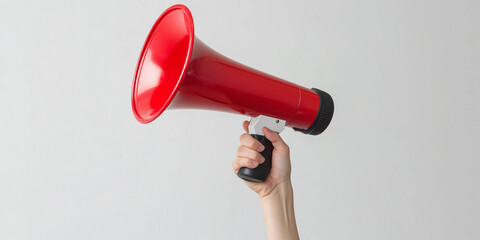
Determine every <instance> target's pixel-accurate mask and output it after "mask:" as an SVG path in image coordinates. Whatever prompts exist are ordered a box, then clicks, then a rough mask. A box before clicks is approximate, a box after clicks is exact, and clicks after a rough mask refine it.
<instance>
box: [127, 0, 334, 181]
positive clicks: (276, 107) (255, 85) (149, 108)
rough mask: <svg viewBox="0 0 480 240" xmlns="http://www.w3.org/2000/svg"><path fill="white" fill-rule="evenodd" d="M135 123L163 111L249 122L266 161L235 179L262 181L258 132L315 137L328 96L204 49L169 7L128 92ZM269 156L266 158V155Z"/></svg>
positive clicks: (182, 12)
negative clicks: (202, 112) (289, 131)
mask: <svg viewBox="0 0 480 240" xmlns="http://www.w3.org/2000/svg"><path fill="white" fill-rule="evenodd" d="M132 89H133V90H132V109H133V113H134V115H135V117H136V119H137V120H138V121H139V122H141V123H149V122H151V121H153V120H154V119H155V118H157V117H158V116H159V115H160V114H161V113H162V112H163V111H164V110H166V109H178V108H189V109H192V108H194V109H208V110H216V111H223V112H231V113H237V114H242V115H247V116H250V117H252V120H251V123H250V127H249V129H250V134H252V136H254V137H255V138H257V139H258V140H259V141H260V142H262V143H263V144H264V145H265V147H266V148H265V150H264V151H263V152H262V155H264V157H265V159H266V161H265V163H263V164H261V165H260V166H259V167H257V168H255V169H248V168H242V169H241V170H240V171H239V172H238V175H239V176H240V177H241V178H243V179H245V180H249V181H264V180H265V179H266V177H267V176H268V173H269V171H270V166H271V151H272V150H273V147H272V146H270V147H268V146H267V145H269V144H270V145H271V143H269V141H268V139H266V138H265V137H264V136H263V133H262V131H261V127H263V126H267V127H269V128H270V129H272V130H274V131H277V132H280V131H282V130H283V127H284V126H287V127H292V128H294V129H295V130H296V131H300V132H302V133H305V134H311V135H318V134H320V133H321V132H323V131H324V130H325V129H326V128H327V126H328V125H329V123H330V121H331V119H332V116H333V109H334V105H333V99H332V97H331V96H330V95H329V94H328V93H326V92H324V91H321V90H319V89H315V88H313V89H307V88H305V87H302V86H299V85H296V84H294V83H291V82H288V81H285V80H283V79H280V78H278V77H275V76H272V75H269V74H266V73H264V72H261V71H258V70H255V69H253V68H251V67H248V66H245V65H243V64H240V63H237V62H235V61H233V60H231V59H229V58H227V57H225V56H223V55H221V54H219V53H217V52H216V51H214V50H213V49H211V48H209V47H208V46H207V45H206V44H204V43H203V42H202V41H200V39H198V38H197V37H195V35H194V26H193V18H192V15H191V13H190V11H189V10H188V8H187V7H185V6H183V5H174V6H172V7H170V8H168V9H167V10H166V11H165V12H163V13H162V15H160V17H159V18H158V19H157V21H156V22H155V24H154V25H153V27H152V29H151V31H150V33H149V34H148V37H147V39H146V41H145V44H144V46H143V49H142V51H141V54H140V58H139V61H138V64H137V68H136V73H135V77H134V81H133V88H132ZM269 154H270V155H269Z"/></svg>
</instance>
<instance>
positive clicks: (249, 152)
mask: <svg viewBox="0 0 480 240" xmlns="http://www.w3.org/2000/svg"><path fill="white" fill-rule="evenodd" d="M237 157H243V158H248V159H251V160H254V161H257V162H260V161H262V162H263V160H264V159H263V157H262V155H261V154H260V153H259V152H257V151H255V150H253V149H251V148H248V147H245V146H243V145H242V146H240V147H238V149H237Z"/></svg>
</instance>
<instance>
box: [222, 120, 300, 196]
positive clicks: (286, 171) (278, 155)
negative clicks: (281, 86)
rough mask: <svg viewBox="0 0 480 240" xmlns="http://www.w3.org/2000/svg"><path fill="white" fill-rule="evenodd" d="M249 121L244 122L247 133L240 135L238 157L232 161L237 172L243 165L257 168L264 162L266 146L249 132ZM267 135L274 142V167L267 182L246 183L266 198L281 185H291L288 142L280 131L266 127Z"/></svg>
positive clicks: (265, 133)
mask: <svg viewBox="0 0 480 240" xmlns="http://www.w3.org/2000/svg"><path fill="white" fill-rule="evenodd" d="M249 124H250V123H249V122H248V121H245V122H243V129H244V130H245V132H246V133H244V134H242V135H241V136H240V144H241V146H240V147H238V150H237V157H236V159H235V160H234V161H233V163H232V168H233V171H234V172H235V174H237V172H238V170H239V169H240V168H242V167H248V168H256V167H257V166H258V165H259V164H261V163H263V162H264V161H265V159H263V157H262V155H261V154H260V152H262V151H263V150H264V149H265V148H264V147H263V145H262V144H261V143H260V142H259V141H257V140H256V139H254V138H253V137H252V136H250V134H248V125H249ZM262 132H263V134H264V135H265V137H266V138H267V139H268V140H270V142H272V145H273V153H272V169H271V171H270V174H269V176H268V177H267V179H266V180H265V182H260V183H257V182H249V181H245V183H246V184H247V185H248V187H250V188H251V189H252V190H253V191H255V192H256V193H257V194H258V195H259V196H260V198H265V197H267V196H269V195H270V194H272V193H274V192H276V191H277V190H279V186H280V185H286V186H290V185H291V183H290V172H291V165H290V149H289V147H288V145H287V144H285V142H284V141H283V140H282V138H281V137H280V135H278V133H276V132H273V131H271V130H270V129H268V128H266V127H264V128H263V129H262Z"/></svg>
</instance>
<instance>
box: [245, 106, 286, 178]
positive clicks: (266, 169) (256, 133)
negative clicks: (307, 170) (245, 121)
mask: <svg viewBox="0 0 480 240" xmlns="http://www.w3.org/2000/svg"><path fill="white" fill-rule="evenodd" d="M285 124H286V121H285V120H281V119H278V118H272V117H268V116H264V115H260V116H257V117H253V118H252V119H250V125H249V126H248V131H249V132H250V135H251V136H252V137H253V138H255V139H257V140H258V141H259V142H260V143H261V144H263V146H264V147H265V149H264V150H263V152H261V153H260V154H261V155H262V156H263V157H264V158H265V162H263V163H262V164H260V165H258V167H256V168H254V169H251V168H246V167H243V168H240V170H238V172H237V176H238V177H240V178H241V179H243V180H246V181H250V182H263V181H265V180H266V179H267V177H268V174H269V173H270V169H271V168H272V152H273V145H272V142H270V140H268V139H267V138H266V137H265V136H264V135H263V132H262V128H263V127H267V128H269V129H270V130H272V131H275V132H278V133H280V132H282V131H283V129H284V128H285Z"/></svg>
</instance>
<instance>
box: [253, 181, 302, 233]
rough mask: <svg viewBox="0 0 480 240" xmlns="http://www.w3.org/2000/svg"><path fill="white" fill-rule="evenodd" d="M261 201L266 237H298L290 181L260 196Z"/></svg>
mask: <svg viewBox="0 0 480 240" xmlns="http://www.w3.org/2000/svg"><path fill="white" fill-rule="evenodd" d="M261 202H262V209H263V216H264V218H265V226H266V229H267V238H268V239H271V240H282V239H285V240H287V239H288V240H294V239H299V236H298V230H297V224H296V222H295V212H294V208H293V189H292V185H291V183H290V182H285V183H282V184H280V185H278V186H277V187H276V188H275V189H274V191H272V193H270V194H269V195H268V196H265V197H263V198H261Z"/></svg>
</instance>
